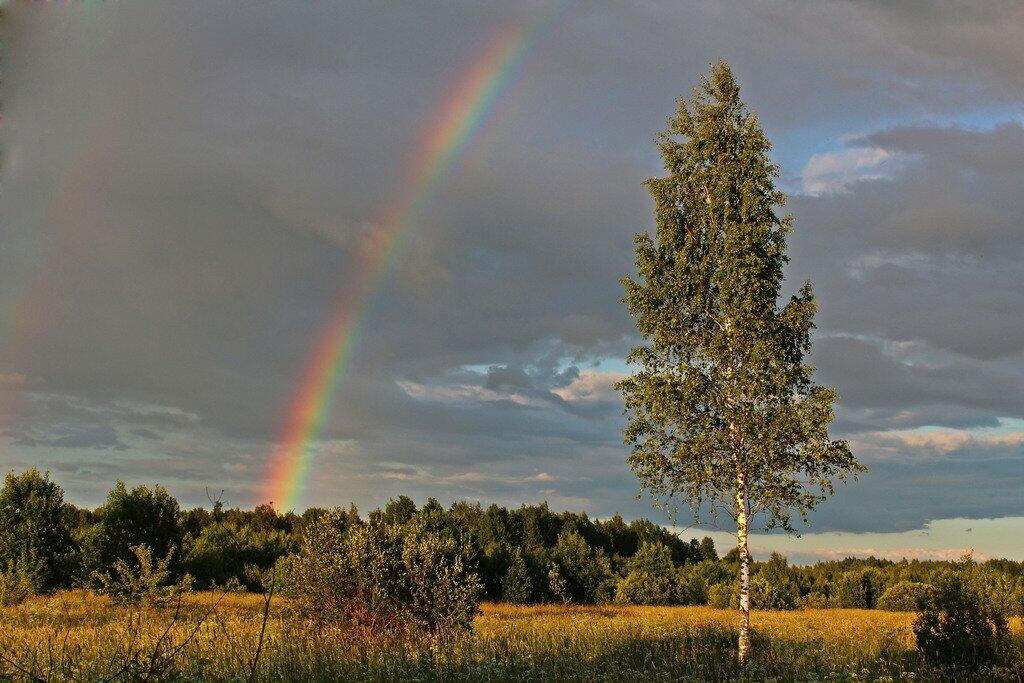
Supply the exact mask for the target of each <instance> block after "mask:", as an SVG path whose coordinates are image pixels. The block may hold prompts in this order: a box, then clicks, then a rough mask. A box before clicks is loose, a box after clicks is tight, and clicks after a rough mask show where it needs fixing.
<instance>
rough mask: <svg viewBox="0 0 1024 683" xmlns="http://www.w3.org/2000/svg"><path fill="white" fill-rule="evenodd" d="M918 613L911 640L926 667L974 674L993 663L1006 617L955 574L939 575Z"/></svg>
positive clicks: (979, 591) (1004, 635)
mask: <svg viewBox="0 0 1024 683" xmlns="http://www.w3.org/2000/svg"><path fill="white" fill-rule="evenodd" d="M918 610H919V611H920V613H919V614H918V616H917V619H916V620H915V621H914V636H915V638H916V640H917V649H918V650H920V651H921V653H922V654H923V655H924V657H925V659H926V660H927V661H928V662H929V663H930V664H933V665H935V666H941V667H943V668H946V669H950V670H954V671H977V670H978V669H981V668H984V667H989V666H992V665H994V664H995V663H996V660H997V658H998V655H999V652H1000V649H1001V646H1002V644H1003V640H1004V639H1005V637H1006V635H1007V632H1008V631H1007V623H1006V617H1005V615H1003V613H1002V612H1001V611H999V610H998V609H996V608H995V606H994V605H993V603H992V602H991V601H990V600H989V599H988V596H987V595H986V594H985V593H984V592H983V591H982V590H979V589H978V588H977V587H976V586H974V585H972V584H971V583H970V582H969V581H967V580H965V578H964V577H963V576H961V575H960V574H959V573H957V572H947V573H945V574H942V575H940V576H939V577H938V578H937V579H936V580H935V582H934V583H933V590H931V591H928V592H926V593H925V594H924V595H923V597H922V598H921V600H920V602H919V603H918Z"/></svg>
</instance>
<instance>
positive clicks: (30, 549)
mask: <svg viewBox="0 0 1024 683" xmlns="http://www.w3.org/2000/svg"><path fill="white" fill-rule="evenodd" d="M64 507H65V505H64V489H62V488H61V487H60V486H59V485H58V484H57V483H56V482H54V481H52V480H51V479H50V474H49V473H48V472H47V473H45V474H40V473H39V470H37V469H35V468H32V469H30V470H27V471H25V472H24V473H22V474H20V475H15V474H14V473H8V474H7V476H6V478H5V480H4V485H3V488H2V489H0V567H7V568H8V569H7V570H8V571H9V570H11V569H12V565H17V566H18V570H17V574H18V576H20V577H21V579H19V581H20V580H22V579H27V580H29V581H31V583H32V590H33V592H44V591H50V590H53V589H55V588H60V587H62V586H66V585H67V584H68V582H69V579H70V578H71V577H70V574H71V564H72V558H73V554H74V552H75V546H74V542H73V541H72V538H71V531H70V529H69V527H68V523H67V519H66V518H65V514H64Z"/></svg>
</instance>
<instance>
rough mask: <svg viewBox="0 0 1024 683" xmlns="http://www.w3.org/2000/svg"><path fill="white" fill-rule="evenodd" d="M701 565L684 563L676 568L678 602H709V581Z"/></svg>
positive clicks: (692, 603)
mask: <svg viewBox="0 0 1024 683" xmlns="http://www.w3.org/2000/svg"><path fill="white" fill-rule="evenodd" d="M701 564H703V562H702V563H701ZM699 567H700V565H684V566H682V567H679V568H678V569H676V602H677V603H678V604H680V605H705V604H707V602H708V582H707V579H706V577H705V575H704V572H703V571H701V570H700V569H699Z"/></svg>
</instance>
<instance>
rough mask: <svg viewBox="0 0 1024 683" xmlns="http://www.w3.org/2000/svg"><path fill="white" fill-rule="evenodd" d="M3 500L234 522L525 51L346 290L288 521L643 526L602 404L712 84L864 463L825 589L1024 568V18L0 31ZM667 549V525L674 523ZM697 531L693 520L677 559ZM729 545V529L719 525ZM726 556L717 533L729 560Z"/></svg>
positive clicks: (244, 14)
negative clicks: (157, 493)
mask: <svg viewBox="0 0 1024 683" xmlns="http://www.w3.org/2000/svg"><path fill="white" fill-rule="evenodd" d="M4 13H5V18H4V23H3V28H2V30H3V33H4V36H3V38H4V47H5V54H4V63H5V78H4V83H3V91H2V93H0V96H2V100H3V113H4V116H3V121H2V124H0V147H2V169H0V470H4V471H6V470H11V469H14V470H20V469H24V468H27V467H31V466H37V467H40V468H44V469H48V470H50V471H51V473H52V474H53V476H54V478H55V479H56V480H57V481H58V482H59V483H60V484H61V485H62V486H64V488H65V489H66V491H67V496H68V498H69V500H71V501H73V502H76V503H78V504H82V505H98V504H100V503H102V501H103V499H104V498H105V495H106V491H107V490H108V489H109V488H110V486H111V484H112V482H113V481H114V480H115V479H123V480H125V481H126V482H128V483H129V484H135V483H142V482H146V483H150V484H152V483H156V482H159V483H162V484H164V485H165V486H167V487H168V488H169V489H170V490H171V492H172V493H174V494H175V495H176V496H177V497H178V498H179V499H180V500H181V502H182V503H183V504H184V505H188V506H192V505H199V504H207V505H209V498H208V497H215V498H219V499H222V500H223V501H224V502H225V503H227V504H228V505H240V506H251V505H253V504H256V503H258V502H263V501H261V500H260V498H261V496H262V495H263V494H264V492H265V491H266V486H265V482H266V479H267V476H268V467H269V461H270V459H271V457H272V456H273V454H274V453H275V449H276V448H277V447H278V446H279V444H280V442H281V440H282V438H283V437H282V434H283V433H284V432H285V430H286V421H287V419H288V417H287V416H288V415H289V407H290V406H291V404H292V403H293V402H294V397H295V396H296V395H297V393H298V392H299V391H300V390H301V388H302V387H301V385H302V382H303V379H302V378H303V376H304V375H303V373H304V368H305V367H306V364H307V362H308V361H307V359H308V358H309V357H310V354H311V353H312V349H313V348H314V347H315V345H316V343H317V339H318V338H319V336H320V335H321V334H322V332H323V330H324V326H325V325H327V324H329V321H330V320H331V319H332V316H333V315H334V314H335V313H336V311H335V309H336V307H337V305H338V304H337V302H338V297H339V292H341V293H343V292H345V291H347V289H351V288H352V287H353V286H355V285H354V284H353V283H354V282H356V283H358V278H359V277H360V275H359V273H360V258H361V255H363V254H365V250H366V248H367V246H366V245H368V244H370V245H372V244H374V243H375V242H374V240H378V241H379V240H380V239H382V235H383V236H385V237H386V236H387V235H388V234H389V233H388V231H389V230H390V229H391V228H389V226H388V225H386V224H383V223H382V222H381V219H380V217H381V215H382V213H386V212H387V210H388V207H392V206H394V205H395V203H396V201H397V200H396V197H401V196H404V194H403V193H407V192H409V191H410V188H409V187H408V183H409V181H408V178H409V166H410V164H411V163H412V162H413V161H414V159H413V158H412V157H413V156H414V154H415V150H416V149H417V145H418V144H419V143H418V142H417V141H418V140H419V139H420V137H421V131H422V130H423V129H424V127H425V126H429V125H430V121H431V120H432V118H433V117H434V116H435V112H436V111H438V110H439V108H440V109H443V107H444V106H445V104H446V98H450V97H451V95H450V93H451V92H452V87H453V83H458V82H459V79H460V78H461V77H462V76H463V75H464V74H465V73H466V72H467V71H468V70H471V69H472V68H473V66H474V65H475V64H477V63H478V62H479V61H480V57H479V55H481V54H486V53H487V51H488V50H489V48H490V46H491V45H493V44H494V43H495V41H497V40H500V37H501V36H503V35H507V34H508V32H509V31H513V32H520V33H522V34H523V35H528V36H529V38H530V39H529V40H528V41H524V43H523V44H522V47H523V50H522V54H521V55H520V56H519V61H518V63H517V65H516V69H515V72H514V73H511V74H510V78H509V79H508V82H507V83H506V84H504V86H503V87H502V88H501V89H500V90H499V91H498V92H496V93H495V95H496V99H495V102H494V106H493V108H492V109H491V110H490V112H489V116H488V117H487V118H486V120H485V121H482V123H481V125H480V126H479V127H478V129H476V130H475V131H474V135H473V137H472V139H471V140H470V141H469V144H468V145H467V147H466V149H465V152H464V153H463V154H461V155H460V156H459V157H458V159H457V160H456V162H455V163H452V164H450V167H447V168H445V169H442V170H443V171H444V172H443V173H438V176H437V178H436V182H435V184H434V185H433V187H432V190H431V192H430V194H429V196H425V198H424V199H423V201H422V202H421V204H420V205H418V209H417V211H416V214H415V216H413V218H412V219H411V220H409V221H408V225H407V226H406V229H404V230H403V234H402V239H401V240H400V244H398V245H397V246H396V248H395V250H394V253H393V254H392V256H391V258H390V260H389V261H388V263H387V264H385V265H384V266H383V267H382V268H381V272H380V274H379V277H377V278H376V279H375V280H374V281H373V282H372V283H371V284H372V286H370V287H367V290H368V291H367V292H366V295H365V296H364V297H361V298H360V308H359V321H360V324H359V330H360V332H359V335H358V337H357V338H355V342H354V344H353V345H352V348H351V349H350V356H349V358H348V362H347V363H346V364H345V365H344V368H343V372H341V373H340V375H339V378H338V381H337V382H336V383H332V385H331V386H332V391H331V392H330V394H331V396H332V397H333V400H332V401H331V402H330V405H329V406H328V407H327V409H326V410H325V411H324V414H323V417H322V420H321V423H320V426H319V429H318V430H316V438H315V439H313V440H312V441H311V442H310V444H309V450H308V453H309V458H310V460H309V467H308V476H307V480H306V485H305V486H303V487H301V490H298V491H297V492H296V496H295V504H296V506H297V507H299V508H302V507H305V506H308V505H334V504H347V503H348V502H349V501H354V502H355V503H357V504H358V505H359V506H360V507H361V508H362V509H364V510H365V509H371V508H373V507H376V506H379V505H382V504H383V503H385V502H386V501H387V500H388V499H389V498H391V497H395V496H398V495H400V494H407V495H410V496H412V497H413V498H414V499H415V500H417V501H418V502H422V501H424V500H426V498H427V497H429V496H435V497H437V498H438V499H440V500H441V501H442V502H450V501H452V500H462V499H468V500H481V501H483V502H485V503H489V502H492V501H494V502H498V503H500V504H503V505H510V506H517V505H519V504H520V503H522V502H540V501H545V500H546V501H548V502H549V503H550V504H551V506H552V507H553V508H555V509H558V510H562V509H569V510H574V511H582V510H585V511H587V512H588V513H590V514H591V515H594V516H601V517H603V516H608V515H610V514H613V513H615V512H620V513H622V514H623V515H624V516H626V517H627V518H633V517H639V516H647V517H651V518H652V519H655V520H657V521H659V522H668V521H671V520H667V519H665V518H664V517H663V516H662V515H661V513H658V512H656V511H654V510H652V509H651V506H650V501H649V500H648V499H647V498H645V497H643V496H641V497H640V498H639V499H638V498H637V494H638V493H639V492H640V491H639V485H638V483H637V480H636V479H635V477H634V476H633V475H632V473H631V472H630V471H629V468H628V466H627V464H626V461H625V458H626V456H627V454H628V452H627V448H626V447H625V446H624V445H623V444H622V438H621V435H620V429H621V427H622V425H623V417H622V404H621V400H620V399H619V397H618V396H617V394H616V393H615V392H614V390H613V389H612V384H613V382H614V381H615V380H616V379H618V378H619V377H621V376H622V374H623V373H624V372H626V371H628V368H627V366H626V365H625V363H624V360H623V359H624V357H625V354H626V353H627V351H628V349H629V348H630V347H631V346H632V345H634V344H635V343H637V336H636V332H635V328H634V327H633V323H632V321H631V320H630V318H629V316H628V314H627V313H626V311H625V309H624V307H623V306H622V305H621V304H620V303H619V299H620V297H621V295H622V290H621V287H620V285H619V283H618V280H619V278H620V277H622V276H623V275H626V274H628V273H631V270H632V238H633V235H634V234H635V233H637V232H639V231H649V230H652V229H653V220H652V216H651V201H650V198H649V196H648V195H647V193H646V191H645V190H644V188H643V186H642V182H643V180H644V179H645V178H648V177H651V176H655V175H658V174H660V173H661V172H662V169H661V165H660V159H659V157H658V154H657V150H656V149H655V147H654V144H653V138H654V136H655V134H656V133H657V132H658V131H659V130H661V129H662V128H663V127H664V125H665V119H666V118H667V117H668V116H669V115H670V114H671V113H672V112H673V109H674V106H675V105H674V102H675V100H676V99H677V98H678V97H680V96H684V95H687V94H688V93H689V92H690V88H691V87H692V86H693V85H694V84H695V83H696V82H697V81H698V79H699V77H700V76H701V74H702V73H704V72H706V70H707V66H708V63H709V62H711V61H713V60H717V59H719V58H723V59H726V60H727V61H728V62H729V63H730V64H731V65H732V66H733V69H734V71H735V73H736V75H737V78H738V79H739V82H740V84H741V86H742V88H743V91H742V92H743V97H744V99H745V100H746V101H747V103H748V105H749V106H750V107H751V108H752V109H753V110H755V111H756V112H757V113H758V116H759V117H760V119H761V121H762V124H763V126H764V128H765V130H766V132H767V133H768V135H769V137H771V139H772V140H773V141H774V143H775V148H774V151H773V158H774V160H775V161H776V162H778V163H779V164H780V165H781V169H782V171H781V178H780V184H781V186H782V189H784V190H785V191H786V192H787V193H788V194H789V202H788V203H787V206H786V209H787V210H788V211H790V212H792V213H793V214H794V215H795V232H794V234H793V235H792V237H791V239H790V249H789V253H790V257H791V262H790V264H789V266H788V269H787V283H786V288H787V289H786V291H787V292H788V291H789V290H791V289H795V288H796V286H797V285H798V284H799V283H801V282H802V281H803V280H805V279H810V280H812V281H813V283H814V286H815V289H816V292H817V295H818V299H819V303H820V312H819V314H818V328H817V331H816V334H815V343H814V354H813V358H812V362H813V363H814V364H815V365H816V367H817V368H818V371H817V378H818V380H819V381H821V382H822V383H825V384H829V385H832V386H834V387H836V389H837V390H838V392H839V394H840V396H841V399H840V403H839V407H838V411H837V418H836V422H835V423H834V425H833V430H832V433H833V436H834V437H835V438H843V439H847V440H848V441H849V443H850V445H851V447H852V449H853V451H854V453H855V454H856V455H857V457H858V458H859V459H860V460H861V461H862V462H863V463H864V464H866V465H867V466H868V467H869V468H870V471H869V472H868V473H867V474H865V475H863V476H861V477H860V479H859V480H858V481H856V482H853V483H850V484H847V485H845V486H842V487H840V489H839V491H838V492H837V494H836V495H835V496H834V497H833V498H832V499H830V500H829V501H827V502H826V503H824V504H823V505H822V506H821V508H820V509H819V510H818V511H817V512H815V513H814V514H813V515H812V516H811V517H810V520H809V522H810V526H808V527H807V528H806V529H804V530H803V533H802V537H801V538H799V539H786V538H783V537H779V536H774V535H773V536H759V537H758V538H757V539H756V540H755V542H754V545H755V548H756V549H757V550H760V551H761V552H767V550H769V549H772V548H779V549H782V550H784V551H785V552H787V553H789V554H790V555H791V556H792V557H794V558H798V559H803V560H807V561H809V560H812V559H815V558H821V557H826V558H827V557H834V556H837V555H843V554H862V555H863V554H871V553H875V554H879V555H884V556H891V557H898V556H902V555H909V556H917V557H955V556H957V555H958V554H959V553H961V552H963V551H964V550H965V549H974V550H975V552H976V554H978V555H984V556H1008V557H1014V558H1017V559H1024V296H1022V293H1024V291H1022V290H1024V286H1022V284H1021V283H1022V282H1024V42H1022V41H1021V40H1020V39H1019V37H1020V35H1022V34H1024V5H1021V4H1020V3H1018V2H1009V1H1008V2H997V1H993V2H986V3H974V2H969V1H968V0H963V1H959V0H943V1H941V2H925V1H923V0H922V1H919V2H912V1H904V2H870V1H863V2H853V1H846V2H784V1H783V2H732V1H728V0H726V1H723V0H708V1H706V2H693V1H686V2H679V1H678V0H673V1H666V2H658V1H649V2H639V3H634V4H632V5H630V6H627V5H625V4H622V3H613V2H603V1H602V0H593V1H588V2H585V3H584V2H575V3H574V2H568V1H560V2H540V1H538V2H479V1H476V0H474V1H473V2H433V3H379V2H342V3H339V2H334V1H331V2H315V1H310V2H303V3H284V2H273V3H247V2H227V1H222V0H212V1H211V0H203V1H201V2H179V1H177V0H175V1H173V2H161V3H149V2H142V1H133V0H120V1H117V2H115V1H110V2H81V3H10V4H8V5H7V6H5V8H4ZM676 522H677V523H678V520H676ZM682 532H683V533H684V534H696V535H703V533H704V532H705V530H703V529H683V530H682ZM720 533H724V532H720ZM716 538H722V539H723V540H722V541H721V542H722V543H726V542H727V541H728V537H727V535H726V536H716Z"/></svg>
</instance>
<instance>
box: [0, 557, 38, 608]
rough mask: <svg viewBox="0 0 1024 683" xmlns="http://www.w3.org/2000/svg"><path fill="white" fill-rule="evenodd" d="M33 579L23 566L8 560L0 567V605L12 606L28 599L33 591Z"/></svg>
mask: <svg viewBox="0 0 1024 683" xmlns="http://www.w3.org/2000/svg"><path fill="white" fill-rule="evenodd" d="M35 583H36V582H35V581H34V580H33V576H32V574H31V573H30V572H28V571H27V570H26V569H25V568H24V567H23V566H20V565H16V564H14V563H13V562H8V563H7V567H6V568H4V569H0V607H13V606H15V605H20V604H21V603H23V602H25V601H26V600H28V599H29V598H30V597H32V595H33V594H34V593H35Z"/></svg>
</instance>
